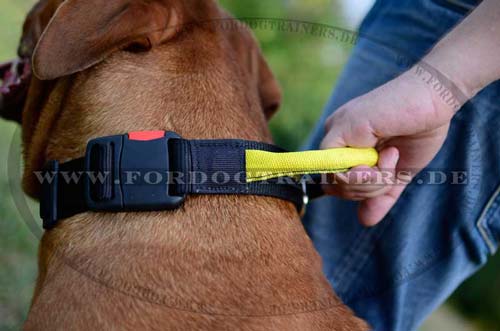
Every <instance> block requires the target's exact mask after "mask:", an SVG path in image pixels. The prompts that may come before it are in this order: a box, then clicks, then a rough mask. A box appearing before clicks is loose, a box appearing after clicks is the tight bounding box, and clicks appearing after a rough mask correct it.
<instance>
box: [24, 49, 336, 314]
mask: <svg viewBox="0 0 500 331" xmlns="http://www.w3.org/2000/svg"><path fill="white" fill-rule="evenodd" d="M192 42H195V44H196V45H199V44H197V43H196V41H189V40H188V41H187V43H188V45H179V46H178V47H180V48H181V49H182V52H181V51H179V52H175V51H174V52H170V53H162V56H158V54H156V52H162V49H161V48H160V49H157V50H153V51H151V52H148V53H144V54H131V53H125V52H122V53H117V54H115V55H114V56H112V57H110V58H109V59H108V60H106V61H105V62H103V63H101V64H100V65H98V66H96V67H95V68H93V69H90V70H87V71H85V72H83V73H81V74H77V75H74V76H71V77H67V78H63V79H60V80H58V81H56V82H53V83H49V84H48V85H47V84H42V83H41V82H39V81H36V80H35V81H34V82H33V86H32V89H31V90H32V92H33V93H32V97H31V99H30V100H28V102H27V106H26V109H25V111H26V113H25V117H24V118H23V125H24V126H25V127H24V130H25V136H24V142H25V157H26V159H27V161H26V169H25V177H24V187H25V189H26V190H27V192H29V193H31V194H32V195H35V196H36V194H37V191H38V190H37V185H36V183H34V182H33V178H32V177H31V176H30V173H31V171H33V170H38V169H39V167H41V166H42V164H43V162H45V161H46V160H49V159H57V160H60V161H65V160H69V159H72V158H76V157H81V156H82V155H83V153H84V150H85V146H86V143H87V141H88V140H89V139H91V138H95V137H101V136H108V135H113V134H123V133H126V132H129V131H138V130H170V131H175V132H177V133H179V134H180V135H181V136H183V137H185V138H189V139H194V138H200V139H217V138H241V139H249V140H259V141H266V142H269V141H270V134H269V131H268V129H267V122H266V119H265V116H264V113H263V112H262V108H261V105H260V104H259V101H258V100H259V98H258V95H257V91H256V89H255V86H252V85H253V84H255V82H253V81H252V80H250V79H249V78H248V77H247V75H246V74H245V73H244V72H243V71H242V70H241V69H240V67H239V66H238V65H237V64H236V63H235V62H234V60H232V59H227V58H222V57H220V56H219V54H209V52H213V50H211V49H210V48H207V49H203V48H202V49H199V46H196V47H198V48H197V53H196V54H192V55H191V56H192V58H190V59H188V60H187V61H186V58H185V57H186V56H190V55H189V52H188V53H187V54H186V49H189V47H188V46H189V45H190V43H192ZM204 52H206V53H205V54H204ZM178 54H184V55H183V57H182V58H177V56H178ZM138 59H140V62H141V67H140V68H141V69H139V70H138V69H137V65H136V63H137V61H138ZM208 59H215V60H213V61H215V62H214V63H204V62H206V61H209V60H208ZM186 63H189V66H184V65H186ZM131 72H133V75H132V74H131ZM130 77H134V79H130ZM41 87H42V88H41ZM35 90H36V91H38V92H36V93H35V92H34V91H35ZM37 102H38V105H39V104H43V105H44V106H43V107H42V110H41V112H40V110H39V109H36V107H35V106H36V105H37ZM30 107H32V108H30ZM26 132H28V133H26ZM117 261H120V262H119V263H117ZM40 262H41V263H40V265H41V273H40V280H39V283H38V285H39V287H40V286H42V285H43V283H44V279H45V278H46V277H49V274H50V273H51V270H56V269H57V267H55V266H57V265H60V263H61V262H62V263H63V264H64V265H69V266H70V267H71V269H72V270H76V271H79V272H81V273H84V274H91V275H101V276H102V277H101V278H102V279H100V281H102V282H104V283H105V285H106V286H108V287H116V286H121V285H120V284H123V282H126V283H127V284H128V283H130V284H136V285H137V286H141V287H145V288H150V287H151V286H153V288H154V290H155V291H157V292H162V293H164V295H165V296H166V297H174V298H178V299H179V300H181V301H183V302H187V303H189V302H201V304H204V305H206V306H213V302H208V301H207V302H205V300H207V299H209V298H212V299H213V297H214V294H213V293H208V292H206V291H207V290H208V291H210V290H213V289H214V288H220V286H221V284H232V285H231V286H230V287H228V288H221V289H220V293H218V294H217V300H219V301H220V302H222V303H223V304H222V306H227V308H228V309H237V310H238V313H241V314H252V313H270V309H271V308H269V307H272V306H273V305H279V306H281V305H283V304H285V303H286V304H289V302H295V301H297V300H299V301H304V300H305V301H311V300H312V301H314V302H320V303H321V304H326V305H329V304H331V302H330V300H332V292H331V289H330V288H329V286H328V284H327V282H326V280H325V278H324V277H323V275H322V274H321V263H320V259H319V256H318V255H317V254H316V253H315V251H314V249H313V247H312V244H311V242H310V240H309V239H308V237H307V235H306V233H305V231H304V229H303V228H302V225H301V223H300V220H299V217H298V215H297V212H296V210H295V207H294V206H293V205H292V204H291V203H288V202H284V201H281V200H277V199H274V198H266V197H257V196H191V197H188V199H187V200H186V202H185V204H184V205H183V207H182V208H181V209H178V210H176V211H170V212H145V213H114V214H102V213H84V214H80V215H76V216H74V217H72V218H70V219H67V220H63V221H62V222H61V223H60V225H59V226H58V227H57V228H56V229H54V230H52V231H49V232H47V233H46V234H45V235H44V237H43V240H42V250H41V260H40ZM51 268H52V269H51ZM53 272H55V271H53ZM214 275H219V276H218V277H219V278H216V279H215V278H214V277H213V276H214ZM235 288H238V289H239V290H238V293H236V294H235V292H234V289H235ZM230 289H232V290H230ZM275 289H279V291H280V295H279V296H269V293H273V291H274V290H275ZM235 295H236V296H237V298H235ZM257 298H259V299H257ZM235 300H236V301H235ZM235 307H236V308H235ZM266 307H267V308H266ZM259 309H260V310H259ZM262 309H263V310H262ZM300 309H304V308H303V307H302V306H301V308H300ZM292 310H293V309H292Z"/></svg>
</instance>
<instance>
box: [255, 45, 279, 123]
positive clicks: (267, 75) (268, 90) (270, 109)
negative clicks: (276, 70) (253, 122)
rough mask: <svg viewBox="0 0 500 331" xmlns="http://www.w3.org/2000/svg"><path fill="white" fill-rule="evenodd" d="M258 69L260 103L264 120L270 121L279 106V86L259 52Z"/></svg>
mask: <svg viewBox="0 0 500 331" xmlns="http://www.w3.org/2000/svg"><path fill="white" fill-rule="evenodd" d="M258 68H259V72H258V75H259V80H258V84H259V86H258V87H259V96H260V101H261V104H262V109H264V114H265V115H266V118H267V119H268V120H270V119H271V117H273V115H274V114H275V113H276V112H277V111H278V109H279V107H280V105H281V99H282V95H281V88H280V85H279V84H278V81H277V80H276V78H275V77H274V74H273V73H272V71H271V69H270V68H269V65H268V64H267V62H266V60H265V59H264V57H263V56H262V53H261V51H260V50H259V52H258Z"/></svg>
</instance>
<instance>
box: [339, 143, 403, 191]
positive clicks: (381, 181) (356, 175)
mask: <svg viewBox="0 0 500 331" xmlns="http://www.w3.org/2000/svg"><path fill="white" fill-rule="evenodd" d="M398 160H399V151H398V149H397V148H395V147H389V148H386V149H384V150H383V151H381V152H380V156H379V162H378V167H374V168H370V167H367V166H359V167H355V168H353V169H351V170H350V171H349V172H347V173H344V174H337V175H335V176H334V182H333V183H337V184H338V185H339V189H340V190H341V191H346V192H353V193H356V194H362V193H367V195H365V198H371V197H374V196H377V195H381V194H383V193H386V192H387V191H388V190H389V189H388V187H390V186H391V185H393V184H394V183H395V182H396V177H395V174H396V165H397V163H398Z"/></svg>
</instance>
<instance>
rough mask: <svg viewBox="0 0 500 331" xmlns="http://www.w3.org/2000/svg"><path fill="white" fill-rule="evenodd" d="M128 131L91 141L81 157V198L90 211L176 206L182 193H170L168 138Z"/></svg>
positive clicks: (173, 136)
mask: <svg viewBox="0 0 500 331" xmlns="http://www.w3.org/2000/svg"><path fill="white" fill-rule="evenodd" d="M180 138H181V137H180V136H179V135H177V134H176V133H173V132H165V135H164V136H163V137H161V138H155V139H151V140H137V139H131V138H130V136H129V134H126V135H120V136H111V137H103V138H98V139H95V140H92V141H90V142H89V144H88V146H87V153H86V156H85V170H86V172H87V176H85V182H84V187H85V201H86V204H87V206H88V207H89V209H90V210H93V211H154V210H172V209H176V208H178V207H179V206H180V205H181V204H182V203H183V202H184V199H185V195H183V196H176V195H171V194H170V187H171V185H169V178H170V177H169V176H171V173H170V171H169V170H170V166H169V164H170V158H171V155H170V153H169V147H168V146H169V144H168V142H169V140H171V139H180Z"/></svg>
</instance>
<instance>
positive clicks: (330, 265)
mask: <svg viewBox="0 0 500 331" xmlns="http://www.w3.org/2000/svg"><path fill="white" fill-rule="evenodd" d="M475 5H477V1H473V0H379V1H377V2H376V3H375V5H374V7H373V8H372V10H371V11H370V13H369V14H368V16H367V17H366V18H365V20H364V22H363V23H362V26H361V28H360V34H361V38H360V39H359V41H358V43H357V45H356V46H355V48H354V50H353V53H352V56H351V58H350V60H349V61H348V64H347V65H346V68H345V70H344V72H343V74H342V75H341V77H340V80H339V81H338V83H337V88H336V90H335V91H334V93H333V95H332V97H331V99H330V101H329V103H328V105H327V107H326V109H325V112H324V114H323V116H322V118H321V120H320V121H319V123H318V125H317V127H316V129H315V130H314V133H313V134H312V136H311V138H310V140H309V142H308V144H307V146H306V147H307V149H317V148H318V147H319V143H320V141H321V139H322V137H323V134H324V129H323V128H324V122H325V119H326V118H327V116H328V115H330V114H331V113H332V112H334V111H335V109H337V108H338V107H339V106H341V105H342V104H344V103H346V102H347V101H349V100H350V99H352V98H355V97H357V96H359V95H361V94H364V93H366V92H368V91H370V90H372V89H374V88H376V87H377V86H379V85H381V84H383V83H385V82H387V81H388V80H390V79H392V78H394V77H396V76H397V75H399V74H400V73H401V72H403V71H405V70H406V69H407V65H408V63H404V62H405V61H401V58H402V57H403V58H407V59H418V58H421V57H422V56H423V55H425V54H426V53H427V52H428V51H429V49H430V48H432V46H433V45H434V44H435V43H436V42H437V41H438V40H439V39H440V38H441V37H442V36H443V35H444V34H446V32H447V31H449V30H450V29H451V28H452V27H453V26H455V25H456V24H457V23H458V22H459V21H460V20H461V19H463V17H464V16H465V15H466V13H467V12H468V11H469V10H470V9H471V8H473V7H474V6H475ZM410 61H413V60H410ZM499 100H500V84H498V83H495V84H492V85H491V86H489V87H487V88H486V89H484V90H483V91H482V92H481V93H480V94H478V95H477V96H476V97H475V98H474V99H473V100H471V101H470V102H468V103H467V104H466V105H465V106H464V107H463V108H462V109H461V110H460V112H459V113H458V114H457V115H456V116H455V118H454V119H453V122H452V125H451V129H450V132H449V136H448V138H447V140H446V142H445V144H444V146H443V148H442V150H441V151H440V152H439V154H438V155H437V156H436V158H435V159H434V160H433V161H432V163H431V164H430V165H429V168H428V169H427V170H432V171H436V170H439V171H443V172H444V173H445V174H446V175H447V177H450V176H451V174H450V172H451V171H455V170H458V171H466V183H465V184H464V183H463V181H460V182H461V184H457V183H454V181H453V180H450V179H449V178H448V180H447V181H446V182H445V183H443V184H439V185H437V184H429V182H430V181H429V180H428V179H429V178H428V177H429V173H428V171H423V172H422V173H421V174H420V175H419V176H417V177H416V178H415V179H414V180H413V181H412V183H411V184H410V185H409V186H408V187H407V189H406V190H405V191H404V192H403V194H402V196H401V198H400V199H399V200H398V202H397V204H396V205H395V206H394V208H393V209H392V210H391V211H390V213H389V214H388V215H387V216H386V217H385V219H384V220H383V221H382V222H381V223H380V224H379V225H378V226H376V227H374V228H363V227H362V226H360V225H359V224H358V221H357V216H356V208H357V203H355V202H349V201H344V200H340V199H337V198H334V197H325V198H322V199H319V200H317V201H314V202H312V203H311V205H310V206H309V208H308V212H307V214H306V216H305V218H304V225H305V227H306V230H307V231H308V233H309V235H310V236H311V238H312V240H313V241H314V244H315V246H316V248H317V249H318V251H319V252H320V254H321V256H322V257H323V262H324V271H325V273H326V275H327V278H328V279H329V281H330V282H331V284H332V285H333V287H334V288H335V290H336V291H337V293H338V294H339V295H340V297H341V298H342V299H343V300H344V301H345V302H346V303H347V304H348V305H349V306H350V307H352V309H354V310H355V311H356V313H357V314H358V315H359V316H361V317H363V318H365V319H366V320H367V321H368V322H369V323H370V324H371V325H372V326H373V327H374V329H375V330H381V331H391V330H393V331H410V330H415V329H416V328H417V327H418V325H419V324H420V323H421V322H422V321H423V320H424V319H425V318H426V317H427V316H428V315H429V314H430V313H431V312H432V311H433V310H434V309H435V308H436V307H438V306H439V305H440V304H441V303H442V302H443V301H445V299H446V298H447V297H448V296H449V295H450V294H451V293H452V292H453V291H454V290H455V289H456V287H457V286H458V285H459V284H460V283H461V282H462V281H463V280H464V279H466V278H467V277H469V276H470V275H471V274H472V273H474V272H475V271H476V270H477V269H478V268H479V267H481V266H482V265H483V264H484V263H486V261H487V259H488V256H489V255H490V254H493V253H494V252H495V250H496V249H497V246H498V243H499V239H500V130H498V128H499V127H500V104H499ZM366 111H367V112H368V111H370V110H369V109H366ZM422 183H423V184H422Z"/></svg>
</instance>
